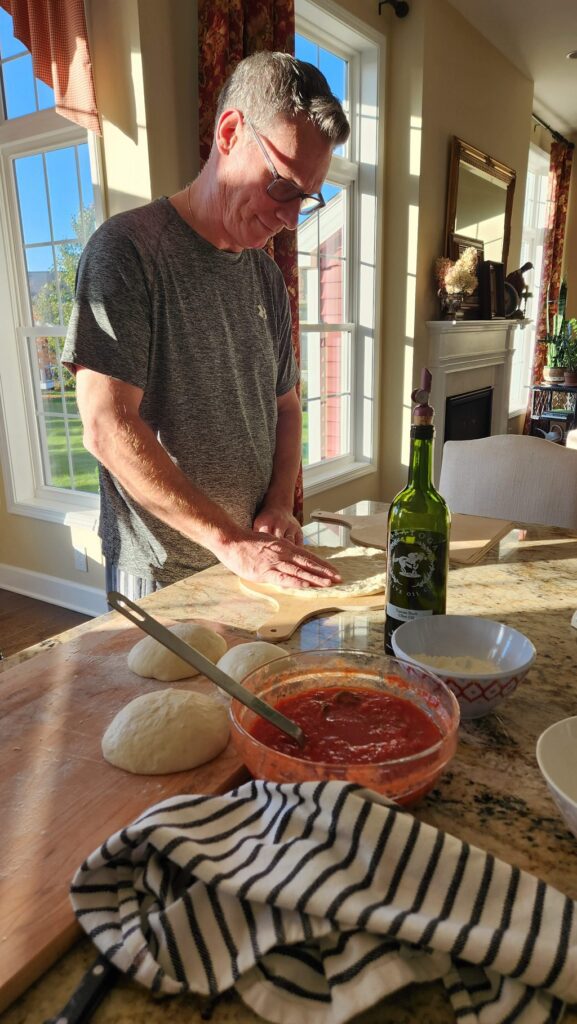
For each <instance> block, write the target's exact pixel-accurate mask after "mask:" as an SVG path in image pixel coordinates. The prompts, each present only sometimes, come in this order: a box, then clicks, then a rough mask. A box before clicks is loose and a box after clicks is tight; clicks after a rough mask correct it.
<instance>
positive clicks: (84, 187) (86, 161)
mask: <svg viewBox="0 0 577 1024" xmlns="http://www.w3.org/2000/svg"><path fill="white" fill-rule="evenodd" d="M77 152H78V165H79V168H80V189H81V192H82V205H83V206H93V205H94V190H93V187H92V178H91V174H90V157H89V155H88V146H87V145H86V143H85V144H84V145H83V146H78V147H77ZM92 230H93V231H94V228H92ZM87 241H88V239H87V238H84V239H83V242H84V244H86V242H87Z"/></svg>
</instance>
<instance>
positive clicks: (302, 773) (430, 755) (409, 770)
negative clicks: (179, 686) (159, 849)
mask: <svg viewBox="0 0 577 1024" xmlns="http://www.w3.org/2000/svg"><path fill="white" fill-rule="evenodd" d="M242 685H243V686H245V687H246V688H247V689H248V690H250V691H251V692H252V693H256V694H257V696H259V697H261V698H262V699H263V700H265V701H266V702H267V703H268V704H270V705H271V706H273V707H276V708H278V710H279V711H282V712H283V714H285V715H286V716H287V717H288V718H292V719H293V721H295V722H297V723H298V724H299V725H300V726H301V728H302V729H303V731H304V733H305V735H306V743H305V745H304V747H302V748H301V747H299V746H298V744H297V743H296V741H294V740H292V739H291V738H290V737H288V736H286V735H285V734H284V733H282V732H281V731H280V730H279V729H277V728H276V726H274V725H271V724H270V723H269V722H267V721H265V720H264V719H263V718H261V717H260V716H259V715H256V714H255V713H254V712H253V711H251V710H250V709H249V708H247V707H246V706H245V705H244V704H240V703H239V702H238V701H236V700H233V701H232V704H231V708H230V715H231V720H232V733H231V736H232V741H233V743H234V745H235V747H236V749H237V751H238V753H239V755H240V757H241V758H242V760H243V762H244V764H245V765H246V767H247V768H248V770H249V771H250V773H251V774H252V775H253V777H254V778H259V779H267V780H269V781H271V782H306V781H324V780H327V779H342V780H346V781H347V782H356V783H358V784H359V785H362V786H366V787H367V788H369V789H373V790H376V791H377V792H378V793H382V794H384V795H385V796H387V797H389V798H390V799H391V800H394V801H395V802H396V803H399V804H410V803H414V802H415V801H417V800H419V799H420V798H421V797H422V796H424V795H425V793H427V792H428V791H429V790H430V789H431V788H432V787H433V785H434V784H435V782H436V780H437V779H438V777H439V776H440V774H441V773H442V772H443V770H444V769H445V768H446V766H447V765H448V764H449V762H450V760H451V758H452V757H453V755H454V753H455V750H456V748H457V731H458V727H459V704H458V701H457V699H456V697H455V696H454V694H453V693H452V692H451V690H450V689H449V687H448V686H446V685H445V683H443V682H442V681H441V680H440V679H437V678H436V676H434V675H433V674H432V673H430V672H427V671H426V670H425V669H423V668H420V667H418V666H416V665H411V664H409V663H408V662H402V661H399V660H398V659H396V658H392V657H389V656H388V655H385V654H372V653H368V652H364V651H333V650H322V651H303V652H300V653H297V654H290V655H287V656H286V657H282V658H277V659H275V660H274V661H272V662H269V663H268V664H266V665H263V666H261V668H258V669H255V670H254V671H253V672H250V673H249V674H248V675H247V676H245V678H244V679H243V680H242Z"/></svg>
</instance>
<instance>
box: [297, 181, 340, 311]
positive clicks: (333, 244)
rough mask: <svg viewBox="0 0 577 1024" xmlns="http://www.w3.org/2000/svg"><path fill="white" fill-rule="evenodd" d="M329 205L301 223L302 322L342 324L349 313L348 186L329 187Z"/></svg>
mask: <svg viewBox="0 0 577 1024" xmlns="http://www.w3.org/2000/svg"><path fill="white" fill-rule="evenodd" d="M326 195H327V205H326V206H325V207H323V208H322V209H321V210H319V211H318V213H315V214H312V215H311V216H310V217H308V218H307V220H306V221H305V222H304V223H303V224H301V225H300V226H299V229H298V253H299V257H298V259H299V289H300V292H299V302H300V315H301V322H304V323H307V322H308V323H343V322H345V321H346V319H347V316H348V312H347V301H346V296H347V280H346V275H347V264H346V259H345V254H346V235H345V228H346V198H347V192H346V189H345V188H342V187H340V186H338V185H333V184H331V183H330V182H328V183H327V186H326Z"/></svg>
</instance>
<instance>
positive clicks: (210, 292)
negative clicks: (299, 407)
mask: <svg viewBox="0 0 577 1024" xmlns="http://www.w3.org/2000/svg"><path fill="white" fill-rule="evenodd" d="M62 358H63V362H65V363H68V364H77V365H79V366H85V367H88V368H89V369H91V370H97V371H98V372H99V373H103V374H106V375H107V376H109V377H115V378H117V379H119V380H121V381H125V382H127V383H129V384H133V385H135V386H136V387H138V388H141V389H142V390H143V392H144V395H143V399H142V403H141V406H140V415H141V417H142V419H143V420H145V422H146V423H147V424H149V426H150V427H151V428H152V430H153V431H154V433H155V434H156V435H157V437H158V439H159V441H160V443H161V444H162V446H163V447H164V448H165V449H166V451H167V452H168V454H169V455H170V457H171V458H172V459H173V461H174V462H175V463H176V464H177V465H178V466H179V467H180V469H182V471H183V472H184V473H185V474H186V476H187V477H188V478H189V479H190V480H191V481H192V483H193V484H194V485H196V486H197V487H199V488H200V489H201V490H202V491H203V492H204V494H206V495H207V496H208V497H209V498H211V499H212V500H213V501H215V502H216V503H218V504H219V505H221V506H222V507H223V508H224V509H226V511H227V512H228V513H229V514H230V515H231V517H232V518H233V519H234V520H235V522H237V523H238V524H239V525H240V526H242V527H247V528H250V527H251V525H252V522H253V519H254V516H255V513H256V511H257V510H258V508H259V506H260V504H261V503H262V501H263V498H264V496H265V494H266V491H267V488H268V485H269V481H270V476H271V472H272V464H273V456H274V450H275V434H276V421H277V409H276V399H277V397H278V396H281V395H283V394H286V393H287V392H288V391H290V389H291V388H292V387H294V385H295V383H296V381H297V377H298V371H297V367H296V363H295V360H294V356H293V351H292V343H291V321H290V309H289V303H288V295H287V292H286V287H285V284H284V281H283V278H282V274H281V272H280V270H279V268H278V267H277V265H276V264H275V263H274V261H273V260H271V259H270V257H269V256H267V254H266V253H265V252H263V251H262V250H260V249H245V250H243V251H242V252H239V253H231V252H226V251H223V250H221V249H216V248H215V247H214V246H212V245H211V244H210V243H209V242H207V241H206V240H205V239H203V238H201V237H200V236H199V235H197V234H196V232H195V231H193V230H192V228H190V227H189V225H188V224H187V223H186V222H185V221H184V220H183V219H182V218H181V217H180V216H179V215H178V213H177V212H176V210H175V209H174V207H173V206H172V204H171V203H170V202H169V201H168V199H166V198H162V199H158V200H155V201H154V202H152V203H150V204H148V205H147V206H143V207H140V208H138V209H136V210H131V211H129V212H128V213H122V214H118V215H117V216H115V217H112V218H111V219H110V220H108V221H106V222H105V223H104V224H103V225H102V226H101V227H100V228H99V229H98V231H97V232H96V233H95V234H94V235H93V236H92V238H91V239H90V240H89V242H88V244H87V246H86V248H85V250H84V253H83V255H82V258H81V261H80V265H79V268H78V277H77V286H76V301H75V305H74V309H73V312H72V316H71V319H70V325H69V328H68V335H67V338H66V343H65V346H64V351H63V356H62ZM100 492H101V511H100V527H99V533H100V536H101V538H102V547H103V553H104V556H105V557H106V559H107V560H108V561H110V562H115V563H117V564H118V566H119V568H120V569H124V570H125V571H127V572H130V573H133V574H135V575H137V576H142V577H144V578H146V579H151V580H156V581H158V582H160V583H171V582H174V581H175V580H178V579H182V578H183V577H184V576H187V575H189V574H190V573H191V572H195V571H197V570H198V569H203V568H206V567H207V566H208V565H213V564H214V563H215V561H216V559H215V558H214V556H213V555H212V554H211V552H209V551H207V549H206V548H203V547H201V546H200V545H198V544H193V543H192V542H191V541H189V540H188V539H187V538H185V537H183V536H182V534H180V533H178V532H177V531H175V530H173V529H171V528H170V527H168V526H166V525H165V524H164V523H162V522H161V521H160V520H158V519H157V518H156V517H155V516H153V515H151V514H150V513H148V512H147V511H146V510H145V509H144V508H142V507H141V506H140V505H139V504H137V502H135V501H134V500H133V499H132V498H131V497H130V496H129V495H128V494H127V493H126V492H125V491H124V490H123V488H122V487H121V486H120V484H119V483H118V481H117V480H116V479H115V478H114V477H113V476H112V475H111V474H110V473H109V472H108V471H107V470H106V469H104V467H102V466H100Z"/></svg>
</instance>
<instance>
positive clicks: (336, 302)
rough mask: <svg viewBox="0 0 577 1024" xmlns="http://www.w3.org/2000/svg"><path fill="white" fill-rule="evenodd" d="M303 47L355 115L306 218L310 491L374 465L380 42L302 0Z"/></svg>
mask: <svg viewBox="0 0 577 1024" xmlns="http://www.w3.org/2000/svg"><path fill="white" fill-rule="evenodd" d="M296 12H297V35H296V45H295V53H296V56H297V57H298V58H300V59H301V60H306V61H308V62H309V63H311V64H314V65H315V66H316V67H318V68H319V69H320V70H321V71H322V72H323V74H324V75H325V77H326V78H327V80H328V82H329V85H330V86H331V89H332V91H333V92H334V94H335V95H336V96H337V97H338V98H339V99H340V101H341V103H342V104H343V107H344V109H345V111H346V113H347V115H348V117H349V120H350V122H351V136H350V138H349V141H348V142H347V143H346V144H345V145H343V146H339V147H338V148H337V149H336V150H335V152H334V154H333V159H332V161H331V166H330V169H329V173H328V176H327V181H326V183H325V185H324V187H323V196H324V198H325V201H326V206H324V207H323V208H322V209H321V210H318V211H317V212H315V213H313V214H311V215H309V216H308V217H302V218H301V221H300V223H299V227H298V263H299V313H300V337H301V400H302V407H303V448H302V458H303V469H304V483H305V490H306V492H307V493H308V494H311V493H314V492H315V490H320V489H321V488H323V487H326V486H327V484H330V483H332V482H337V481H338V482H340V481H341V480H344V479H348V478H352V476H354V475H358V474H359V473H362V472H367V471H368V470H370V469H371V468H372V466H373V462H374V458H375V451H374V437H375V415H376V414H375V380H376V373H377V367H376V345H375V324H376V322H377V319H376V317H377V310H376V304H377V288H376V275H375V259H376V235H377V223H378V216H377V152H378V139H379V120H378V85H377V83H378V74H377V71H378V57H379V47H378V43H377V42H375V41H373V40H372V39H368V38H367V37H366V36H365V35H364V34H363V35H360V34H359V32H358V31H357V28H356V26H354V25H352V23H351V24H346V25H345V24H344V23H343V22H341V21H340V20H337V19H336V18H334V17H333V16H331V15H329V14H328V13H327V12H326V11H325V10H324V8H323V7H322V6H321V5H320V4H318V5H317V4H313V3H310V2H309V0H297V3H296Z"/></svg>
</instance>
